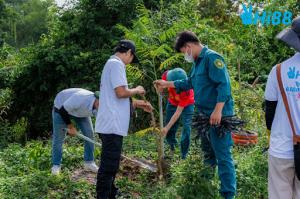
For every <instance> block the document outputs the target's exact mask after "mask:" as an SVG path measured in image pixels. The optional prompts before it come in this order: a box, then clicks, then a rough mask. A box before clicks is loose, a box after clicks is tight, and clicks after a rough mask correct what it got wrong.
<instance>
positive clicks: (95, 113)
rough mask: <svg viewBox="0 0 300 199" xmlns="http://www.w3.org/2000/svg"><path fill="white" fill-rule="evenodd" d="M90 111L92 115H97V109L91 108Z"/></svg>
mask: <svg viewBox="0 0 300 199" xmlns="http://www.w3.org/2000/svg"><path fill="white" fill-rule="evenodd" d="M92 113H93V116H95V117H96V116H97V113H98V109H93V110H92Z"/></svg>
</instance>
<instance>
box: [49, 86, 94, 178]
mask: <svg viewBox="0 0 300 199" xmlns="http://www.w3.org/2000/svg"><path fill="white" fill-rule="evenodd" d="M98 99H99V92H98V91H96V92H95V93H93V92H91V91H89V90H85V89H82V88H69V89H65V90H62V91H60V92H59V93H58V94H57V95H56V97H55V100H54V106H53V110H52V120H53V139H52V165H53V166H52V169H51V172H52V174H53V175H57V174H59V173H60V170H61V160H62V154H63V150H62V145H63V142H64V139H65V136H66V133H65V132H64V129H66V128H68V133H69V134H70V135H76V133H77V130H76V128H75V126H74V124H73V122H75V123H76V125H77V126H78V127H79V128H80V130H81V131H82V133H83V134H84V135H85V136H87V137H89V138H91V139H94V130H93V124H92V120H91V117H92V116H96V113H97V110H98V106H99V100H98ZM71 120H72V121H73V122H72V121H71ZM84 168H85V169H86V170H89V171H92V172H94V173H97V172H98V166H97V165H96V164H95V162H94V144H92V143H90V142H87V141H85V143H84Z"/></svg>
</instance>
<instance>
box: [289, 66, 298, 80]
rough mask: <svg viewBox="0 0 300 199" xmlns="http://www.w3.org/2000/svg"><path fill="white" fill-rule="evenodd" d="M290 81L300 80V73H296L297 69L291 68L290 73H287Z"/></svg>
mask: <svg viewBox="0 0 300 199" xmlns="http://www.w3.org/2000/svg"><path fill="white" fill-rule="evenodd" d="M287 75H288V77H289V79H298V77H300V71H299V70H297V71H296V67H289V71H288V72H287Z"/></svg>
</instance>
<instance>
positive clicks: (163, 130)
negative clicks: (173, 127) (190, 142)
mask: <svg viewBox="0 0 300 199" xmlns="http://www.w3.org/2000/svg"><path fill="white" fill-rule="evenodd" d="M168 132H169V129H168V128H166V127H164V128H162V129H161V135H162V136H164V137H166V136H167V134H168Z"/></svg>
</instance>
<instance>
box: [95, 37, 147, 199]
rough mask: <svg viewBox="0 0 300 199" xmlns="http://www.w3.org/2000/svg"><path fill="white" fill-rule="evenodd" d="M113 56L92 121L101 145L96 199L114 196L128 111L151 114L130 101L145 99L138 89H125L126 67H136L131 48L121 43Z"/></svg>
mask: <svg viewBox="0 0 300 199" xmlns="http://www.w3.org/2000/svg"><path fill="white" fill-rule="evenodd" d="M114 52H115V54H114V55H113V56H111V57H110V58H109V59H108V61H107V62H106V64H105V66H104V68H103V71H102V75H101V83H100V90H101V92H100V101H101V108H100V109H99V111H98V114H97V118H96V125H95V131H96V132H97V133H99V136H100V138H101V141H102V150H101V162H100V167H99V171H98V175H97V185H96V192H97V198H98V199H99V198H101V199H107V198H109V199H112V198H115V197H116V195H117V194H118V189H117V188H116V187H115V185H114V180H115V176H116V173H117V172H118V169H119V164H120V157H121V151H122V144H123V137H124V136H127V133H128V128H129V120H130V113H131V107H132V108H142V109H143V110H144V111H147V112H151V111H152V109H153V108H152V106H151V104H150V103H149V102H146V101H144V100H135V99H133V100H132V106H131V105H130V101H131V100H130V99H131V97H132V96H134V95H140V96H144V95H145V93H146V92H145V90H144V88H143V87H142V86H137V87H136V88H133V89H129V88H128V83H127V78H126V69H125V67H126V65H127V64H130V63H137V62H138V59H137V57H136V54H135V44H134V43H133V42H132V41H130V40H121V41H120V42H119V43H118V45H117V47H116V48H115V51H114Z"/></svg>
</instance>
